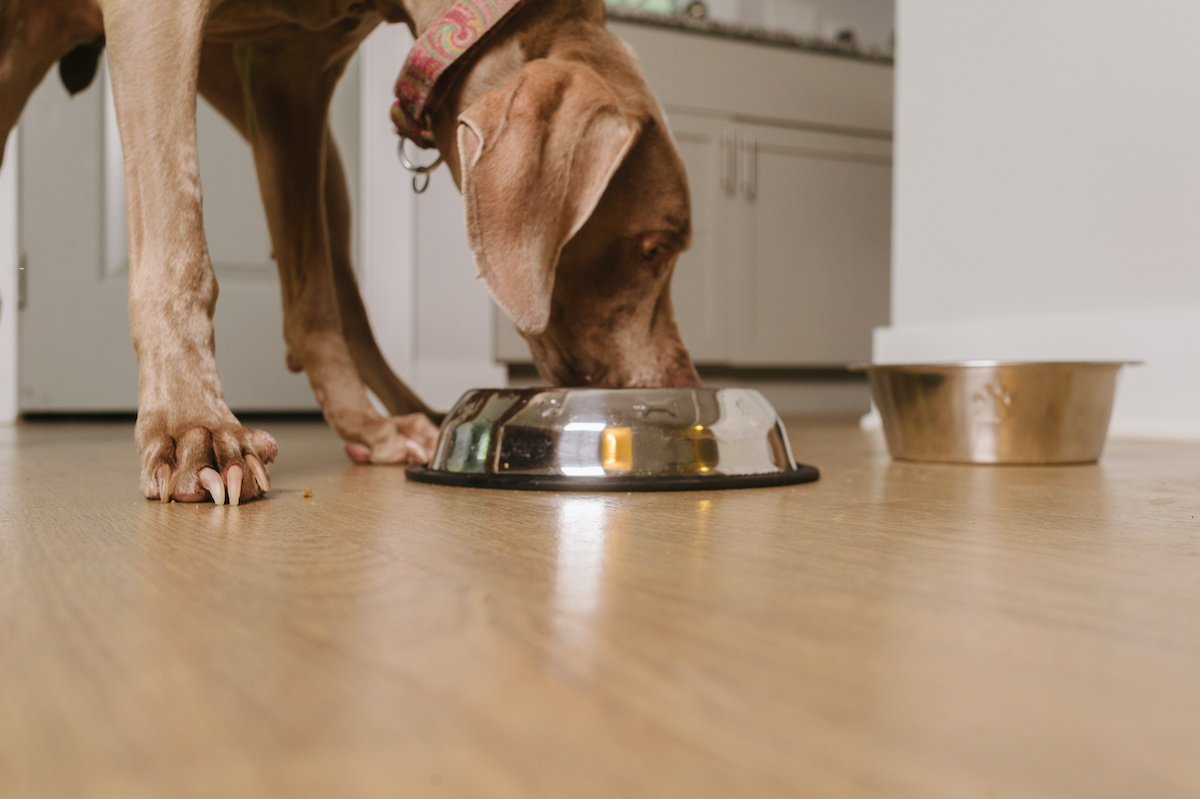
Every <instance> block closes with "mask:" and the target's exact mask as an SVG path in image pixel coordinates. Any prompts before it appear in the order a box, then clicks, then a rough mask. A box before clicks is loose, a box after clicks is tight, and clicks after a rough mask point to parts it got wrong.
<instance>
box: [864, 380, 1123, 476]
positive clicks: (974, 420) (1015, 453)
mask: <svg viewBox="0 0 1200 799" xmlns="http://www.w3.org/2000/svg"><path fill="white" fill-rule="evenodd" d="M1126 363H1128V362H1125V361H1094V362H1070V363H1068V362H1062V363H1035V362H1004V361H964V362H962V363H947V364H887V365H881V364H871V365H863V366H857V367H853V368H856V369H858V370H860V371H865V372H866V373H867V376H868V378H869V379H870V382H871V394H872V396H873V397H874V399H875V405H876V407H877V408H878V409H879V413H880V416H882V417H883V431H884V435H885V436H886V437H887V444H888V450H889V451H890V452H891V454H892V457H893V458H897V459H899V460H912V461H944V462H951V463H1024V464H1049V463H1091V462H1094V461H1096V460H1099V458H1100V454H1101V452H1102V451H1103V450H1104V440H1105V438H1106V436H1107V435H1108V421H1109V417H1110V416H1111V415H1112V408H1113V398H1114V396H1115V394H1116V384H1117V372H1119V371H1120V369H1121V367H1122V366H1124V365H1125V364H1126Z"/></svg>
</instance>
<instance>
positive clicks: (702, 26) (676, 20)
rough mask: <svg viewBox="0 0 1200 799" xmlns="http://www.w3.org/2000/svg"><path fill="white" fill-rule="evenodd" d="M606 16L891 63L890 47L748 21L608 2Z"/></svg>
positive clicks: (668, 27)
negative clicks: (785, 30)
mask: <svg viewBox="0 0 1200 799" xmlns="http://www.w3.org/2000/svg"><path fill="white" fill-rule="evenodd" d="M608 18H609V19H611V20H618V21H620V22H632V23H635V24H638V25H650V26H653V27H656V28H667V29H670V30H679V31H688V32H691V33H699V34H703V35H706V36H717V37H720V38H723V39H736V40H738V41H744V42H752V43H754V44H765V45H771V46H774V47H786V48H789V49H793V50H803V51H805V52H810V53H821V54H823V55H833V56H839V57H842V58H852V59H855V60H858V61H870V62H873V63H877V64H888V65H891V64H894V63H895V59H894V57H893V55H892V53H891V51H890V50H884V49H882V48H878V49H877V48H871V47H864V46H862V45H860V44H855V43H845V42H838V41H834V40H832V39H825V38H822V37H819V36H802V35H800V34H796V33H787V32H784V31H772V30H767V29H765V28H759V27H754V26H751V25H741V24H738V23H736V22H725V21H721V20H715V19H696V18H694V17H688V16H683V15H669V14H655V13H652V12H649V11H639V10H637V9H634V8H625V7H622V6H609V8H608Z"/></svg>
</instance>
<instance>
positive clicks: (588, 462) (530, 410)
mask: <svg viewBox="0 0 1200 799" xmlns="http://www.w3.org/2000/svg"><path fill="white" fill-rule="evenodd" d="M407 473H408V476H409V478H410V479H412V480H417V481H419V482H426V483H439V484H443V485H457V486H474V487H481V488H516V489H540V490H578V491H671V490H685V489H705V488H753V487H765V486H777V485H790V484H795V483H806V482H811V481H813V480H816V479H817V477H818V472H817V470H816V469H814V468H813V467H811V466H803V465H797V464H796V461H795V460H794V459H793V458H792V452H791V448H790V446H789V444H788V439H787V433H786V432H785V431H784V429H783V424H782V423H781V422H780V420H779V416H778V415H777V414H776V413H775V409H774V408H772V407H771V404H770V403H769V402H767V400H766V398H765V397H764V396H763V395H762V394H760V393H759V392H757V391H754V390H751V389H744V388H648V389H628V388H627V389H598V388H585V389H575V388H533V389H478V390H475V391H469V392H467V393H466V394H465V395H463V397H462V398H461V399H460V400H459V401H458V404H456V405H455V406H454V408H453V409H452V410H451V411H450V414H449V415H448V416H447V417H446V420H445V421H444V422H443V423H442V428H441V436H440V438H439V439H438V445H437V450H436V452H435V453H434V456H433V459H432V461H431V462H430V463H429V465H428V466H412V467H409V469H408V472H407Z"/></svg>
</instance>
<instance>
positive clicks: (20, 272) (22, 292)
mask: <svg viewBox="0 0 1200 799" xmlns="http://www.w3.org/2000/svg"><path fill="white" fill-rule="evenodd" d="M28 263H29V256H27V255H26V254H25V253H21V260H20V262H19V263H18V265H17V310H18V311H23V310H25V304H26V302H27V301H28V300H29V278H28V274H29V271H28V270H27V269H26V268H25V266H26V264H28Z"/></svg>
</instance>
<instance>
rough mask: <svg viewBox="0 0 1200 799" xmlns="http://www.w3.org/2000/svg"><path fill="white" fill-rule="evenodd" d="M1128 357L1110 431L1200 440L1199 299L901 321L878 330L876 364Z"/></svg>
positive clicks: (1112, 432)
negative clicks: (1127, 307)
mask: <svg viewBox="0 0 1200 799" xmlns="http://www.w3.org/2000/svg"><path fill="white" fill-rule="evenodd" d="M972 359H996V360H1031V361H1048V360H1068V361H1074V360H1106V361H1107V360H1131V361H1144V362H1145V365H1143V366H1137V367H1130V368H1127V369H1125V370H1124V371H1123V372H1122V374H1121V377H1120V379H1119V380H1118V388H1117V401H1116V406H1115V408H1114V409H1113V417H1112V424H1111V425H1110V427H1109V432H1110V435H1114V436H1121V437H1136V438H1165V439H1183V440H1198V439H1200V306H1194V305H1193V306H1185V307H1180V308H1167V309H1152V310H1135V311H1112V312H1105V313H1087V314H1059V315H1053V316H1038V317H1019V318H1009V319H988V320H980V321H969V320H965V321H963V320H956V321H947V322H936V323H922V324H909V325H905V324H900V325H894V326H892V327H887V328H879V329H877V330H876V331H875V341H874V360H875V362H876V363H905V362H908V363H919V362H930V361H959V360H972Z"/></svg>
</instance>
